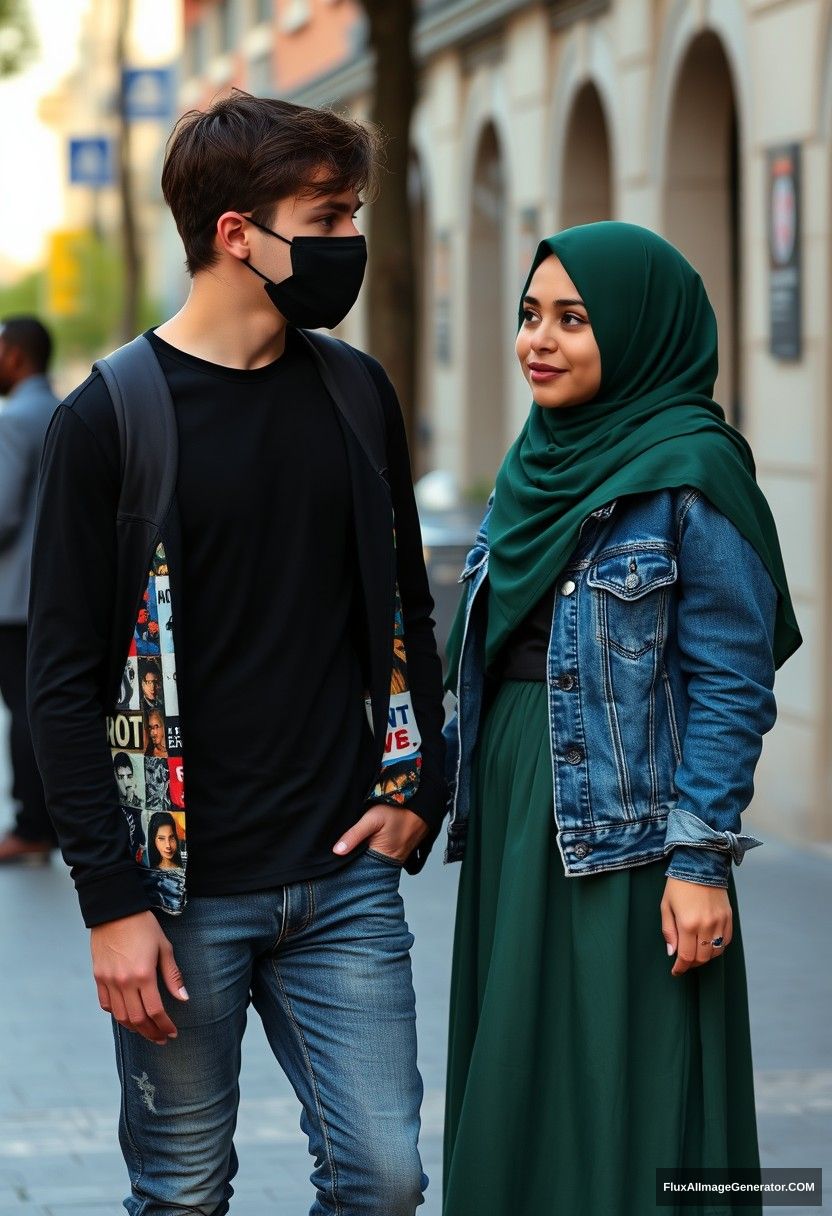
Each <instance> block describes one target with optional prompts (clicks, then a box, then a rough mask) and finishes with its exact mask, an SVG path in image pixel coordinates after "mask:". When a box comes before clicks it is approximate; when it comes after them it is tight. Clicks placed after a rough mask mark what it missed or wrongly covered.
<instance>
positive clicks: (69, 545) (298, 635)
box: [29, 92, 444, 1216]
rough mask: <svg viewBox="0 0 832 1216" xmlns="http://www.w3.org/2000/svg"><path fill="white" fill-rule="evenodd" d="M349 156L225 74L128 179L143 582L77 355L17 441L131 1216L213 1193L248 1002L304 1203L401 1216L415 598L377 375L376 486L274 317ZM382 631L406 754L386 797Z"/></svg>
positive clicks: (53, 790) (326, 231) (108, 438)
mask: <svg viewBox="0 0 832 1216" xmlns="http://www.w3.org/2000/svg"><path fill="white" fill-rule="evenodd" d="M374 160H375V147H374V143H373V139H372V136H371V135H370V134H369V133H368V132H367V131H366V130H365V129H364V128H363V127H361V126H360V125H358V124H356V123H353V122H351V121H349V120H347V119H344V118H340V117H337V116H336V115H334V114H332V113H329V112H326V111H316V110H311V109H307V108H302V107H297V106H293V105H289V104H287V103H284V102H280V101H273V100H260V99H256V98H253V97H249V96H247V95H246V94H242V93H239V92H235V93H234V94H232V96H231V97H230V98H228V99H227V100H224V101H222V102H219V103H217V104H215V105H214V106H213V107H212V108H211V109H210V110H209V111H208V112H207V113H203V114H196V113H192V114H189V115H186V116H185V118H184V119H182V120H181V121H180V123H179V124H178V126H177V128H176V129H175V131H174V134H173V136H172V139H171V142H170V144H169V148H168V156H167V159H166V163H165V168H164V171H163V177H162V185H163V190H164V193H165V198H166V200H167V202H168V204H169V206H170V207H171V210H172V212H173V215H174V217H175V219H176V223H177V226H178V229H179V232H180V235H181V237H182V240H183V243H184V245H185V251H186V255H187V263H188V268H189V270H190V272H191V275H192V279H193V284H192V288H191V293H190V296H189V298H188V301H187V303H186V304H185V305H184V307H183V308H182V310H181V311H180V312H179V313H177V314H176V316H174V317H173V318H172V319H171V320H170V321H167V322H166V323H165V324H164V325H162V326H160V328H159V329H158V330H157V331H156V332H155V333H149V334H148V335H147V337H148V340H149V342H150V344H151V346H152V347H153V351H154V352H155V355H156V357H157V359H158V361H159V363H160V365H161V368H162V370H163V372H164V375H165V377H166V380H167V383H168V386H169V388H170V391H171V394H172V398H173V403H174V409H175V414H176V427H177V431H178V436H179V460H178V472H177V482H176V493H175V499H174V502H173V505H172V508H171V510H170V512H169V513H168V517H167V519H166V521H165V523H164V525H163V526H162V530H161V536H160V540H159V544H158V546H157V547H156V548H155V553H154V551H153V549H152V548H151V552H150V557H148V558H147V560H148V561H149V560H150V558H152V561H153V568H152V571H151V574H150V576H149V578H147V564H146V563H145V565H144V568H143V577H145V578H147V587H146V589H145V591H144V595H143V597H142V590H141V587H142V583H141V581H139V579H138V576H139V575H141V574H142V566H141V563H142V561H143V560H145V557H146V556H147V555H146V552H145V550H144V549H143V548H142V546H141V545H139V544H138V541H137V542H136V543H137V545H138V548H139V554H138V556H137V558H136V559H135V561H133V562H132V565H131V563H130V560H129V550H130V545H129V544H128V545H125V543H124V537H125V531H124V528H125V527H128V528H129V527H132V526H133V525H134V523H135V521H127V523H126V524H125V521H124V520H123V519H121V518H120V521H119V529H121V530H117V526H116V515H117V510H118V500H119V491H120V472H119V470H120V464H119V461H120V455H119V440H118V431H117V427H116V423H115V420H114V412H113V405H112V401H111V399H110V396H109V394H108V392H107V389H106V387H105V384H104V382H103V380H102V379H101V377H100V376H99V375H98V374H93V375H92V376H91V377H90V378H89V379H88V380H87V381H86V382H85V383H84V384H83V385H81V387H80V388H79V389H77V390H76V391H75V392H74V393H73V394H72V395H71V396H70V397H69V398H68V400H67V401H66V402H65V403H64V404H63V406H62V407H61V409H60V410H59V411H58V415H57V416H56V420H55V423H54V424H53V427H52V430H51V432H50V436H49V439H48V441H47V445H46V451H45V456H44V464H43V470H42V482H41V492H40V506H39V522H38V531H37V540H36V545H35V559H34V560H35V571H36V575H39V576H40V577H36V579H35V593H34V595H33V597H32V603H31V616H30V631H31V645H30V663H29V679H30V713H31V718H32V723H33V730H34V736H35V741H36V747H37V751H38V755H39V761H40V764H41V768H42V771H43V774H44V779H45V783H46V788H47V796H48V800H49V805H50V811H51V813H52V816H53V819H54V821H55V824H56V826H57V828H58V833H59V837H60V843H61V847H62V850H63V853H64V856H65V858H66V860H67V862H68V863H69V864H70V865H71V866H72V872H73V877H74V879H75V883H76V887H77V890H78V894H79V897H80V902H81V907H82V911H83V914H84V917H85V921H86V923H87V925H88V926H90V928H91V929H92V956H93V970H94V975H95V980H96V984H97V986H98V994H99V1000H100V1003H101V1006H102V1008H103V1009H105V1010H107V1011H109V1012H111V1013H112V1015H113V1019H114V1033H115V1040H116V1055H117V1062H118V1069H119V1075H120V1079H121V1084H122V1090H123V1101H122V1117H121V1133H120V1138H121V1144H122V1149H123V1152H124V1156H125V1159H126V1161H127V1165H128V1169H129V1173H130V1177H131V1183H132V1194H131V1196H130V1197H128V1198H127V1199H126V1200H125V1207H126V1208H127V1210H128V1211H129V1212H130V1213H132V1214H133V1216H139V1213H141V1216H162V1214H164V1216H168V1214H169V1213H171V1212H173V1211H174V1210H175V1211H177V1212H182V1213H187V1212H191V1213H197V1212H198V1213H200V1216H220V1214H221V1213H225V1212H226V1211H228V1200H229V1196H230V1195H231V1193H232V1188H231V1185H230V1183H231V1179H232V1177H233V1176H234V1173H235V1171H236V1166H237V1163H236V1157H235V1154H234V1149H233V1145H232V1135H233V1130H234V1123H235V1118H236V1111H237V1103H238V1090H237V1079H238V1072H239V1065H240V1043H241V1039H242V1034H243V1029H244V1026H245V1020H246V1006H247V1004H248V1003H249V1000H250V1001H251V1003H252V1004H253V1005H254V1007H255V1009H256V1010H257V1012H258V1013H259V1015H260V1017H261V1019H262V1021H263V1024H264V1027H265V1029H266V1033H267V1035H268V1038H269V1041H270V1043H271V1045H272V1048H273V1050H274V1053H275V1056H276V1057H277V1059H278V1060H279V1062H280V1064H281V1065H282V1066H283V1068H284V1069H285V1071H286V1073H287V1074H288V1076H289V1077H290V1079H291V1081H292V1084H293V1085H294V1088H295V1090H296V1092H297V1094H298V1097H299V1099H300V1101H301V1103H302V1105H303V1117H302V1126H303V1128H304V1130H305V1132H306V1134H307V1136H308V1138H309V1147H310V1151H311V1153H312V1155H313V1156H314V1158H315V1169H314V1173H313V1176H312V1177H313V1181H314V1183H315V1186H316V1190H317V1195H316V1198H315V1202H314V1204H313V1207H312V1209H311V1210H312V1212H313V1213H315V1214H316V1216H319V1214H324V1213H340V1214H341V1216H352V1214H355V1216H358V1214H359V1213H361V1214H366V1216H405V1214H408V1216H410V1214H412V1213H413V1212H414V1211H415V1209H416V1207H417V1205H418V1204H419V1203H421V1201H422V1191H423V1188H424V1186H425V1185H426V1179H425V1178H424V1176H423V1174H422V1170H421V1165H420V1161H419V1155H418V1151H417V1136H418V1124H419V1106H420V1100H421V1092H422V1087H421V1081H420V1078H419V1075H418V1072H417V1070H416V1057H415V1025H414V995H413V988H412V981H411V972H410V960H409V948H410V945H411V943H412V938H411V936H410V934H409V932H408V929H407V926H406V924H405V921H404V918H403V909H402V902H401V899H400V896H399V894H398V882H399V876H400V870H401V867H402V866H406V868H408V869H409V870H411V871H415V870H417V869H419V868H420V867H421V865H422V864H423V863H424V859H425V856H426V855H427V851H428V849H429V847H430V845H431V844H432V842H433V840H434V839H435V837H436V834H437V833H438V830H439V826H440V823H441V819H442V815H443V813H444V796H443V782H442V776H441V772H442V741H441V726H442V707H441V700H442V689H441V677H440V666H439V661H438V659H437V656H436V649H435V644H434V639H433V626H432V622H431V619H430V614H431V611H432V607H433V605H432V602H431V599H430V595H429V592H428V586H427V579H426V575H425V568H424V562H423V557H422V549H421V540H420V534H419V524H418V518H417V514H416V509H415V504H414V499H413V492H412V484H411V479H410V470H409V463H408V455H407V447H406V442H405V436H404V430H403V425H402V419H401V414H400V411H399V409H398V405H397V402H396V399H395V395H394V392H393V389H392V387H391V385H390V383H389V381H388V380H387V378H386V376H385V375H384V373H383V371H382V370H381V368H380V367H379V365H378V364H377V363H375V362H374V361H373V360H372V359H370V358H368V357H367V356H364V355H362V356H360V359H361V360H362V361H363V365H364V368H365V369H366V372H367V373H369V377H370V380H371V382H372V384H373V385H374V386H375V389H376V391H377V393H378V395H379V397H380V408H381V411H382V413H383V417H384V426H385V430H386V435H387V438H386V466H387V467H386V470H385V471H384V476H380V475H379V473H378V471H377V470H376V468H375V467H374V466H373V465H372V464H371V463H370V461H369V460H368V459H367V456H366V455H365V451H364V449H363V448H362V446H361V444H360V442H359V441H358V437H357V435H356V434H355V433H353V430H352V428H351V427H350V425H349V424H348V423H347V421H346V419H345V417H344V416H342V414H341V412H340V411H339V409H338V408H336V404H335V402H334V400H333V399H332V398H331V397H330V396H329V395H328V392H327V390H326V389H325V387H324V383H323V380H322V379H321V376H320V375H319V372H318V365H317V364H316V362H315V361H314V359H313V358H312V357H311V353H310V346H309V341H308V340H307V339H306V338H305V337H304V335H303V333H302V330H301V327H304V326H305V327H308V328H314V327H317V326H321V325H325V326H327V327H330V328H331V327H332V326H334V325H335V324H337V323H338V322H339V321H340V320H341V318H342V317H343V316H344V315H345V314H346V312H347V311H348V310H349V308H350V307H351V306H352V304H353V302H354V300H355V297H356V296H357V294H358V289H359V287H360V283H361V278H362V275H363V268H364V261H365V257H366V253H365V249H364V243H363V238H361V237H359V236H358V234H357V230H356V228H355V224H354V217H355V213H356V212H357V210H358V207H359V206H360V196H361V195H362V193H364V192H365V190H366V189H367V188H368V187H369V186H370V185H371V182H372V178H373V171H374ZM264 284H265V290H264ZM163 455H164V453H160V457H161V456H163ZM160 463H161V460H160ZM394 521H395V537H394V534H393V523H394ZM138 522H139V524H140V523H141V521H138ZM137 526H138V525H137ZM127 535H131V536H133V537H139V536H140V535H142V534H141V533H140V532H139V531H134V532H132V533H127ZM131 543H132V542H131ZM154 543H155V542H154ZM125 551H126V552H125ZM125 563H126V564H127V565H131V570H130V577H129V578H128V577H127V576H126V575H125ZM134 567H135V568H134ZM396 583H397V584H398V594H399V600H400V612H399V611H398V608H399V601H398V600H397V598H396ZM137 605H138V615H137V612H136V608H137ZM399 618H400V619H401V620H402V621H403V626H404V635H403V638H402V637H401V636H394V634H395V633H396V632H397V631H396V620H397V619H399ZM134 626H135V628H134ZM171 626H172V627H171ZM131 630H132V631H133V632H132V641H131ZM400 633H401V631H400V630H398V634H399V635H400ZM174 635H175V639H176V640H175V647H174V643H173V641H172V637H173V636H174ZM402 644H403V646H404V650H405V652H406V659H407V675H408V680H409V689H410V692H409V694H408V696H409V698H410V702H409V706H410V710H412V711H415V717H416V720H417V723H418V733H419V734H421V748H420V752H421V760H420V759H419V758H418V757H416V758H415V759H413V758H411V759H410V760H409V763H410V767H411V769H412V772H413V774H414V780H412V781H410V782H409V783H408V784H407V793H406V795H404V796H399V795H397V796H394V797H389V796H386V785H385V782H384V780H383V779H382V777H381V773H380V762H381V757H382V751H383V748H384V746H385V738H384V735H385V730H384V727H385V726H386V724H387V721H388V708H389V706H390V704H391V701H392V704H393V705H394V706H395V707H398V706H399V705H400V702H399V699H398V698H392V699H391V694H390V688H391V683H390V682H391V672H392V667H393V664H394V661H395V662H396V663H397V662H398V658H397V656H396V654H395V650H396V649H397V648H398V649H401V646H402ZM128 654H131V655H138V656H140V658H139V669H140V670H141V669H142V665H143V662H142V658H141V656H153V657H157V658H158V661H159V664H160V668H161V672H162V682H161V686H159V687H157V691H156V696H155V697H154V699H158V700H159V701H160V706H159V715H158V716H160V718H161V717H162V716H163V717H164V720H165V723H166V747H165V748H164V751H166V752H167V758H161V753H160V754H159V755H157V754H156V753H153V754H151V753H148V754H146V755H145V754H144V751H145V746H146V741H145V739H144V733H143V730H142V714H141V712H140V711H137V712H135V713H128V714H121V715H117V716H115V717H114V718H111V719H110V721H109V723H108V726H107V730H105V719H106V718H107V717H108V715H112V714H113V707H114V706H115V705H116V703H117V701H118V698H119V687H120V683H121V678H122V672H123V668H124V664H125V660H126V659H127V657H128ZM133 661H134V662H135V659H134V660H133ZM365 694H368V695H369V701H370V705H371V708H372V720H373V724H374V726H375V732H373V730H372V729H371V727H370V724H369V722H368V715H367V712H366V709H365ZM144 695H145V696H146V695H147V694H146V693H145V694H144ZM393 712H394V711H393V710H389V713H390V715H391V716H393ZM408 712H409V710H408V708H407V707H405V708H404V709H397V710H396V716H397V717H399V716H400V715H404V716H407V715H408ZM145 716H149V715H145ZM107 731H109V739H108V738H107V737H106V734H107ZM395 734H396V732H395V731H391V732H390V737H394V736H395ZM108 744H109V747H110V748H114V749H119V750H123V751H124V752H127V753H130V754H131V755H132V761H133V764H134V765H135V766H138V765H143V768H144V772H143V783H142V782H138V783H137V786H138V789H139V791H140V793H141V796H142V797H143V799H144V814H143V816H142V821H143V824H145V823H147V822H155V821H152V820H150V815H151V814H153V813H158V812H160V811H164V812H168V813H169V814H167V815H166V817H165V822H168V819H171V820H172V822H174V824H175V827H176V832H177V837H178V843H179V846H180V849H179V852H180V855H181V863H180V864H178V865H175V866H170V867H168V868H166V869H161V870H155V871H148V870H143V867H142V866H141V865H138V864H136V862H135V861H134V860H133V856H134V853H133V849H134V848H135V839H134V834H133V829H132V827H131V823H130V821H129V819H128V818H126V817H125V816H124V815H123V814H122V812H121V811H120V810H119V806H118V802H119V793H118V790H117V789H116V783H115V781H114V779H113V763H112V760H111V758H110V751H109V750H108ZM116 754H118V751H117V752H116ZM394 767H395V765H394ZM185 772H186V773H187V776H186V777H184V782H185V784H186V787H187V822H186V819H185V810H184V795H183V774H184V773H185ZM70 774H71V779H69V780H68V776H69V775H70ZM133 819H135V815H134V816H133ZM168 826H170V825H169V824H168ZM150 851H151V850H150V849H148V850H147V852H148V853H149V852H150ZM185 865H187V880H186V879H185V868H184V867H185ZM148 876H149V877H150V878H151V879H152V880H153V881H152V882H151V883H149V882H148ZM185 886H186V887H187V903H186V905H185V906H184V910H181V913H180V914H179V915H169V914H167V913H166V911H164V910H159V905H160V904H161V905H162V907H164V908H167V909H172V910H174V911H179V910H180V909H181V907H182V903H183V887H185ZM157 973H160V974H161V981H162V982H161V983H158V982H157Z"/></svg>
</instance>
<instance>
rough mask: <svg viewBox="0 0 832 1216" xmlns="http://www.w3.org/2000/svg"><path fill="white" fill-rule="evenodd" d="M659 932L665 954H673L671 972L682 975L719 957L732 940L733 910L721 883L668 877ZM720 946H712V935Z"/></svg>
mask: <svg viewBox="0 0 832 1216" xmlns="http://www.w3.org/2000/svg"><path fill="white" fill-rule="evenodd" d="M661 909H662V936H663V937H664V940H665V941H666V942H667V952H668V954H675V955H676V962H675V963H674V964H673V970H672V971H671V973H670V974H671V975H683V974H684V973H685V972H686V971H688V970H689V969H690V968H691V967H701V966H702V964H703V963H709V962H710V961H711V959H712V958H719V957H720V955H722V954H723V953H724V951H725V950H726V949H727V948H728V946H729V945H730V943H731V934H732V931H733V930H732V925H733V914H732V912H731V903H730V901H729V899H728V892H727V891H726V890H725V888H724V887H706V886H703V885H702V884H701V883H698V882H683V881H682V879H680V878H668V880H667V883H666V885H665V889H664V896H663V898H662V903H661ZM720 937H721V938H722V944H721V945H720V946H712V945H711V942H712V941H713V940H714V939H715V938H720Z"/></svg>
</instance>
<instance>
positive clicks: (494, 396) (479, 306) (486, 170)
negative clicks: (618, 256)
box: [463, 123, 507, 497]
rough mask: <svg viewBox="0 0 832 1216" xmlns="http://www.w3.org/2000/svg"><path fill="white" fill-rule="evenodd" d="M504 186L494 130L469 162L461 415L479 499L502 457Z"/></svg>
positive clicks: (469, 479)
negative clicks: (471, 163) (463, 401)
mask: <svg viewBox="0 0 832 1216" xmlns="http://www.w3.org/2000/svg"><path fill="white" fill-rule="evenodd" d="M506 224H507V214H506V185H505V172H504V168H503V158H502V153H501V149H500V145H499V141H498V139H497V133H496V131H495V129H494V126H493V125H492V124H490V123H489V125H488V126H487V127H486V128H485V130H484V131H483V133H482V135H481V136H480V141H479V145H478V148H477V155H476V159H475V161H474V177H473V182H472V189H471V215H470V226H469V257H468V310H467V315H466V317H465V330H466V343H467V359H466V367H467V372H466V383H465V397H466V411H465V439H464V443H465V452H466V457H465V461H464V466H463V467H464V473H463V480H464V482H465V488H466V489H467V490H469V491H471V492H472V493H473V494H475V495H476V496H478V497H483V496H484V494H487V493H488V491H489V490H490V488H491V486H492V485H493V484H494V476H495V474H496V472H497V468H498V466H499V464H500V461H501V460H502V458H503V455H504V452H505V445H506V436H505V417H506V408H505V357H506V326H505V308H504V278H505V265H506V256H505V233H506Z"/></svg>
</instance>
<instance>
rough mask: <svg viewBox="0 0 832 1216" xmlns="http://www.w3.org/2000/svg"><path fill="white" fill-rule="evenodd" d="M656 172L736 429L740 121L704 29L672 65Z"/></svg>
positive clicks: (726, 75)
mask: <svg viewBox="0 0 832 1216" xmlns="http://www.w3.org/2000/svg"><path fill="white" fill-rule="evenodd" d="M662 164H663V174H662V177H661V179H660V181H661V199H660V209H661V226H662V231H663V232H664V234H665V235H666V236H667V238H668V240H670V241H672V242H673V244H674V245H676V246H678V248H679V249H681V250H682V252H683V253H684V254H685V256H686V257H688V258H689V259H690V261H691V262H692V263H693V265H694V266H695V267H696V269H697V270H698V271H699V272H700V274H701V275H702V278H703V281H704V283H705V286H706V288H707V289H708V294H709V295H710V298H711V302H712V304H713V306H714V311H715V312H716V316H717V322H718V325H719V364H720V373H719V379H718V381H717V388H716V396H717V399H718V400H719V401H720V402H721V403H722V404H723V405H724V407H725V409H726V412H727V413H728V416H729V417H730V418H731V419H732V421H733V422H734V423H735V425H741V424H742V420H743V411H742V396H743V395H742V359H741V341H742V280H743V251H742V239H741V224H740V217H741V164H742V159H741V149H740V114H739V105H738V100H737V91H736V88H735V83H734V74H733V71H732V67H731V62H730V60H729V57H728V54H727V52H726V50H725V47H724V44H723V42H722V39H721V38H720V37H719V35H718V34H717V33H716V32H715V31H714V30H712V29H709V28H704V29H700V30H699V31H698V32H696V33H694V34H693V36H692V37H691V38H690V39H689V41H688V42H687V45H686V47H685V52H684V54H683V56H681V58H680V60H679V61H678V64H677V72H676V76H675V79H674V82H673V88H672V90H671V93H670V96H669V106H668V117H667V126H666V129H665V148H664V149H663V152H662Z"/></svg>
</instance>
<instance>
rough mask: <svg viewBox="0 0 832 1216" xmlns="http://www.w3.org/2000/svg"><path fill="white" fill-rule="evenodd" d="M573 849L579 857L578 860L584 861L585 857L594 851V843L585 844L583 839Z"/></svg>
mask: <svg viewBox="0 0 832 1216" xmlns="http://www.w3.org/2000/svg"><path fill="white" fill-rule="evenodd" d="M572 851H573V853H574V854H575V856H576V857H577V859H578V861H583V859H584V858H585V857H588V856H589V854H590V853H591V852H592V845H589V844H584V842H583V841H581V842H580V843H579V844H576V845H575V848H574V849H573V850H572Z"/></svg>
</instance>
